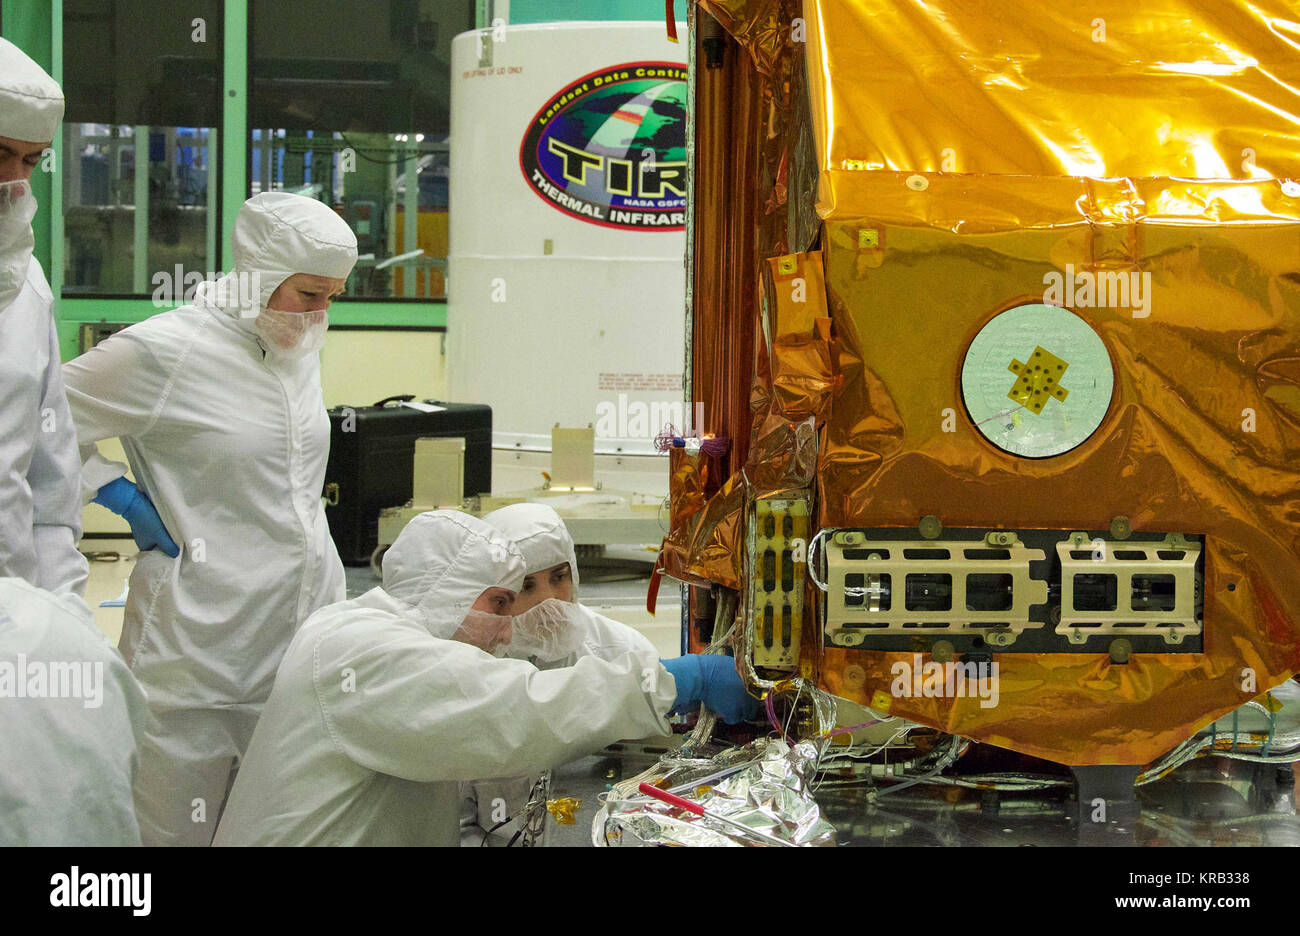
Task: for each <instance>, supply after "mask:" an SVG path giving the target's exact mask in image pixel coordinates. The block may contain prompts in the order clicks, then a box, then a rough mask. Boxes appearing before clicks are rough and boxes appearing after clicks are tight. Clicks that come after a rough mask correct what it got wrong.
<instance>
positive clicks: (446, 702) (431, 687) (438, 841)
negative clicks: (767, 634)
mask: <svg viewBox="0 0 1300 936" xmlns="http://www.w3.org/2000/svg"><path fill="white" fill-rule="evenodd" d="M383 572H384V584H383V587H382V588H375V589H372V590H370V591H368V592H366V594H364V595H362V596H361V597H359V598H354V599H352V600H350V601H344V602H341V603H339V604H337V605H334V606H333V607H330V608H325V609H323V610H321V611H318V612H317V613H316V614H314V615H312V617H311V618H310V619H309V620H308V621H307V622H306V623H305V624H303V626H302V628H301V629H300V630H299V631H298V633H297V634H296V635H295V636H294V639H293V643H292V644H291V645H290V646H289V650H288V652H287V653H286V654H285V658H284V663H283V664H282V665H281V666H280V672H279V674H278V675H277V677H276V682H275V689H274V690H273V691H272V693H271V699H270V701H269V702H268V703H267V705H266V711H265V712H264V713H263V715H262V720H261V721H260V722H259V723H258V726H257V730H256V732H254V735H253V741H252V744H251V745H250V746H249V749H248V756H247V758H246V759H245V762H244V766H243V768H242V769H241V770H240V772H239V776H238V778H237V779H236V781H235V786H234V789H233V790H232V791H231V795H230V801H229V803H228V804H227V806H226V812H225V815H224V816H223V818H222V820H221V828H220V829H219V830H218V831H217V837H216V841H215V843H214V844H217V845H415V844H426V845H452V846H455V845H459V843H460V833H459V822H458V818H459V815H458V814H459V803H458V784H457V781H460V780H470V779H473V778H475V777H493V776H498V777H500V776H517V775H519V774H522V773H539V772H541V771H542V770H544V769H546V768H548V767H551V766H553V765H555V764H559V763H563V762H565V761H567V760H570V759H572V758H574V757H577V756H581V755H583V754H586V753H589V752H591V751H594V750H598V749H600V748H601V747H602V746H604V745H605V744H608V743H610V742H611V741H616V740H618V739H619V738H625V737H643V736H645V735H650V734H656V735H662V734H667V732H668V730H669V729H668V723H667V722H666V721H665V720H664V716H665V714H667V712H668V711H669V709H670V708H672V707H673V706H674V705H675V704H676V705H686V704H690V703H691V702H692V701H699V699H700V696H698V695H697V696H695V697H694V698H693V699H691V698H684V697H683V696H682V695H681V694H680V693H679V690H678V687H677V686H675V685H674V680H673V678H672V677H671V676H670V674H669V673H668V672H667V671H666V670H664V669H663V668H662V666H660V664H659V662H658V660H657V658H656V654H655V653H654V652H653V650H651V651H649V652H635V651H629V652H627V653H624V654H622V655H621V656H619V657H618V658H617V659H615V660H612V661H606V660H600V659H598V658H596V657H591V656H588V657H583V658H581V659H579V660H578V661H577V663H575V664H574V665H573V666H570V667H565V668H562V669H556V670H548V671H539V670H538V669H537V668H536V667H535V666H533V665H532V664H531V663H528V662H527V661H524V660H511V659H502V658H499V657H497V656H494V655H493V652H494V651H499V650H500V649H501V648H500V644H501V643H503V642H507V641H511V640H512V639H517V638H518V637H519V636H520V635H519V632H518V627H519V625H518V624H517V623H516V622H519V621H521V620H523V619H524V617H525V616H520V617H519V618H511V617H508V616H505V614H506V612H507V611H508V610H509V607H508V606H509V601H508V600H507V601H498V604H497V606H496V607H495V608H491V609H488V608H485V606H484V604H483V602H484V600H485V599H487V600H492V599H494V598H499V596H500V593H501V591H502V590H508V591H507V592H506V594H507V595H509V593H510V592H514V591H517V590H518V589H519V588H520V586H521V585H522V584H523V580H524V562H523V559H522V558H521V557H520V554H519V551H518V550H517V549H516V548H515V547H514V546H513V545H512V544H511V543H510V542H509V541H508V540H507V539H506V538H505V537H504V536H502V535H501V534H500V533H499V532H497V531H496V530H494V529H493V528H492V527H490V526H488V525H487V524H486V523H484V522H483V521H481V520H478V519H476V518H474V517H471V516H469V515H467V514H462V513H459V512H457V511H451V510H439V511H432V512H429V513H424V514H420V515H419V516H417V517H415V518H414V519H413V520H412V521H411V522H410V523H409V524H407V526H406V528H405V529H404V530H403V531H402V533H401V535H399V536H398V538H397V540H396V542H394V543H393V545H392V546H391V547H390V548H389V550H388V552H387V553H386V554H385V555H384V562H383ZM485 612H489V613H485ZM696 688H697V689H699V688H701V687H698V686H697V687H696ZM736 692H739V693H740V694H741V695H743V694H744V689H743V687H742V686H741V685H740V680H739V677H736V676H735V673H734V670H733V671H732V682H725V681H721V680H716V681H714V684H713V686H712V688H711V689H710V688H709V687H703V700H704V701H705V702H706V703H708V704H710V705H713V704H715V703H718V704H720V705H723V706H724V707H725V702H722V701H721V700H722V699H723V697H730V696H732V695H734V694H735V693H736Z"/></svg>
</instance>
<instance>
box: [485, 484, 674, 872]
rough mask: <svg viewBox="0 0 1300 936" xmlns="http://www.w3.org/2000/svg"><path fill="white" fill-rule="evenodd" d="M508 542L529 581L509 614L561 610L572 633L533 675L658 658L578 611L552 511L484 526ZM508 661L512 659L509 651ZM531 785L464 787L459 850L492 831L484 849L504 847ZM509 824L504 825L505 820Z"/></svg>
mask: <svg viewBox="0 0 1300 936" xmlns="http://www.w3.org/2000/svg"><path fill="white" fill-rule="evenodd" d="M483 520H484V522H486V523H488V524H491V525H492V526H493V527H495V528H496V529H498V530H500V531H501V532H502V533H504V534H505V535H506V538H507V539H509V540H510V541H511V542H512V543H514V544H515V546H516V547H517V548H518V549H519V551H520V552H521V553H522V554H523V557H524V565H525V566H526V567H527V570H528V577H527V578H526V579H524V585H523V588H521V589H520V591H519V596H518V597H517V598H516V599H515V603H514V606H513V607H512V608H511V613H512V614H522V613H523V612H525V611H527V610H529V609H530V608H534V607H537V606H538V605H540V604H542V603H543V602H550V603H552V604H554V603H557V602H562V603H563V605H562V607H563V609H564V625H565V626H567V627H568V628H571V633H570V634H569V635H566V636H565V638H564V640H562V641H559V642H557V644H556V652H557V653H559V652H562V651H565V650H568V651H570V652H568V653H565V655H564V656H562V657H560V658H559V659H555V660H541V659H537V658H535V657H534V658H532V660H531V661H532V662H533V663H534V664H535V665H536V666H537V667H538V669H555V668H556V667H560V666H572V665H573V664H574V663H575V662H577V660H578V658H579V657H580V656H594V657H598V658H600V659H602V660H612V659H615V658H617V657H619V656H621V655H622V654H624V653H627V652H628V651H636V652H638V653H643V654H645V653H650V654H656V653H657V650H656V649H655V646H654V644H653V643H651V642H650V640H649V638H647V637H645V636H644V635H643V634H641V633H639V632H638V631H636V630H634V629H633V628H631V627H628V626H627V625H626V624H622V623H620V622H619V621H615V620H612V619H610V618H607V617H605V616H604V615H602V614H597V613H596V612H595V611H592V610H591V609H590V608H588V607H585V606H584V605H581V604H578V603H577V601H578V557H577V552H576V550H575V549H574V545H573V537H572V536H570V535H569V531H568V529H567V528H566V527H565V525H564V521H563V520H562V519H561V518H560V515H559V514H557V513H556V512H555V510H554V509H553V508H551V507H549V506H547V505H545V504H511V505H510V506H508V507H502V508H500V509H499V510H494V511H492V512H491V513H489V514H487V515H486V516H484V518H483ZM506 654H507V655H508V656H512V657H514V656H517V655H518V654H517V652H516V651H515V650H513V649H512V648H511V647H509V646H507V648H506ZM534 782H535V778H531V777H519V778H515V779H513V780H506V779H500V780H480V781H477V782H475V783H467V784H464V785H463V786H462V789H461V793H462V801H461V832H462V837H461V844H462V845H468V846H476V845H482V844H484V842H483V840H484V837H485V835H486V833H487V832H488V830H495V831H493V832H492V834H491V835H490V836H489V837H488V841H487V844H505V843H506V842H508V841H510V839H511V838H512V837H513V836H514V833H515V832H516V831H517V829H518V825H519V823H520V822H521V820H522V818H523V815H522V811H523V807H524V806H525V805H526V804H527V802H528V798H529V794H530V792H531V791H532V788H533V784H534ZM503 815H505V816H508V817H513V818H511V820H510V821H509V822H505V823H504V824H502V823H503V820H502V818H501V817H502V816H503Z"/></svg>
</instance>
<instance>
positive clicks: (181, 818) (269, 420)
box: [64, 192, 357, 845]
mask: <svg viewBox="0 0 1300 936" xmlns="http://www.w3.org/2000/svg"><path fill="white" fill-rule="evenodd" d="M232 242H233V247H234V261H235V262H234V270H233V272H232V273H230V274H227V275H226V276H225V277H223V278H221V279H219V280H217V281H216V282H215V283H205V284H203V285H202V286H201V287H200V289H199V292H198V293H197V294H196V296H195V301H194V303H193V304H192V305H186V306H182V307H181V308H179V309H174V310H172V311H169V312H164V313H161V314H159V315H155V316H153V317H152V318H149V319H147V320H145V321H143V322H140V323H139V324H136V325H132V326H131V327H129V328H126V329H124V330H122V331H121V332H118V333H117V334H115V335H113V336H112V337H110V338H108V339H107V340H106V341H104V342H101V343H100V344H99V345H98V346H97V347H95V348H93V349H92V350H90V351H88V352H87V353H86V354H83V355H82V356H81V357H79V358H77V359H76V360H74V361H71V362H69V363H68V364H66V365H65V366H64V380H65V381H66V383H67V387H68V400H69V402H70V404H71V406H72V416H73V420H74V422H75V423H76V426H77V434H78V437H79V439H80V441H81V443H82V446H83V449H82V454H83V457H84V458H85V459H86V464H85V467H84V469H83V472H82V480H83V484H84V486H85V496H87V497H90V496H92V495H93V496H94V497H95V499H96V500H97V501H98V502H100V503H103V504H105V505H106V506H108V507H110V509H115V510H119V512H122V513H123V514H124V515H125V516H126V517H127V520H128V521H129V522H130V523H131V526H132V531H133V533H135V535H136V538H137V542H140V544H141V547H142V549H144V548H145V547H146V546H147V545H148V544H150V543H156V545H157V547H158V548H156V549H145V551H144V552H142V553H141V554H140V557H139V560H138V561H137V563H136V567H135V570H134V571H133V572H132V574H131V581H130V589H129V592H128V597H127V604H126V611H125V618H124V624H123V630H122V641H121V644H120V646H121V649H122V652H123V654H124V655H125V656H126V659H127V662H128V663H129V664H130V666H131V671H132V672H133V673H134V674H135V675H136V677H137V678H138V679H139V680H140V682H141V683H142V684H143V685H144V687H145V690H146V691H147V692H148V694H149V707H150V710H151V711H152V712H153V714H154V716H155V717H156V718H157V724H156V727H154V728H153V729H152V730H151V731H150V734H149V737H148V738H147V739H146V741H145V743H144V745H143V746H142V749H141V754H140V773H139V776H138V777H137V779H136V785H135V796H136V807H137V809H138V811H139V815H140V832H141V837H142V838H143V840H144V843H145V844H146V845H151V844H196V845H199V844H202V845H206V844H209V843H210V842H211V839H212V834H213V832H214V831H215V829H216V825H217V820H218V818H219V815H220V810H221V806H222V803H223V802H224V800H225V796H226V793H227V791H228V789H229V784H230V782H231V778H232V773H233V771H234V770H236V769H237V768H238V761H239V758H240V757H241V755H242V754H243V752H244V750H245V748H246V747H247V744H248V740H249V738H250V737H251V736H252V733H253V726H254V725H255V724H256V722H257V717H258V714H259V713H260V712H261V709H262V705H263V703H265V701H266V699H267V697H268V696H269V695H270V692H271V684H272V682H273V681H274V679H275V670H276V667H277V666H279V663H280V658H281V657H282V656H283V655H284V650H285V647H287V646H288V644H289V639H290V638H291V637H292V636H293V632H294V630H296V629H297V627H298V625H299V624H301V623H302V622H303V621H305V620H306V619H307V617H308V616H309V615H310V614H311V613H312V612H313V611H315V610H316V609H317V608H321V607H324V606H325V605H327V604H331V603H333V602H335V601H339V600H341V599H342V598H343V597H344V594H345V592H344V579H343V565H342V563H341V562H340V561H339V557H338V552H337V551H336V550H335V548H334V541H333V540H332V539H330V535H329V528H328V526H327V524H326V520H325V511H324V508H323V505H322V502H321V487H322V485H323V483H324V477H325V463H326V460H327V458H328V456H329V433H330V427H329V417H328V415H327V414H326V412H325V405H324V402H323V399H322V396H321V386H320V360H319V358H318V356H317V354H316V351H318V350H319V348H320V346H321V344H322V342H323V340H324V334H325V328H326V326H327V324H328V322H327V316H326V311H325V310H326V309H327V308H328V306H329V303H330V299H331V298H332V297H333V296H334V295H335V294H337V293H339V292H341V291H342V289H343V286H344V283H345V280H346V278H347V275H348V273H349V272H350V271H351V270H352V265H353V264H354V263H355V262H356V257H357V248H356V243H357V242H356V238H355V237H354V236H353V234H352V231H351V230H350V229H349V228H348V226H347V225H346V224H345V223H344V222H343V220H342V219H341V218H339V216H338V215H337V214H335V213H334V212H333V211H332V210H331V209H330V208H329V207H328V206H326V205H323V204H321V203H320V202H317V201H314V200H312V199H310V198H304V197H301V196H298V195H290V194H287V193H282V192H268V193H264V194H261V195H257V196H254V197H253V198H250V199H249V200H248V201H246V202H244V204H243V206H242V207H241V208H240V210H239V215H238V217H237V218H236V220H235V230H234V235H233V238H232ZM113 436H117V437H119V438H121V440H122V444H123V446H124V447H125V449H126V453H127V458H128V460H129V461H130V463H131V471H132V472H133V474H134V475H135V479H136V482H137V484H138V485H139V488H138V489H137V488H136V487H135V485H132V484H131V483H130V482H129V481H126V480H125V479H124V478H123V477H122V475H123V473H124V472H125V470H126V466H125V465H121V464H116V463H113V462H109V461H107V460H106V459H103V458H102V457H100V456H99V455H98V454H96V453H95V449H94V446H93V445H92V443H94V442H96V441H98V440H100V439H106V438H111V437H113ZM151 505H156V507H157V511H156V513H155V512H154V509H153V506H151ZM158 518H160V521H161V522H160V523H158V522H151V521H152V520H157V519H158ZM142 540H143V542H141V541H142ZM173 556H174V557H175V558H173Z"/></svg>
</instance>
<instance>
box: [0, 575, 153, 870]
mask: <svg viewBox="0 0 1300 936" xmlns="http://www.w3.org/2000/svg"><path fill="white" fill-rule="evenodd" d="M148 720H149V710H148V708H147V707H146V704H145V698H144V693H143V692H141V691H140V687H139V685H137V684H136V681H135V679H134V678H133V677H132V676H131V673H130V672H129V671H128V670H127V668H126V664H125V663H124V662H122V657H121V656H120V655H119V654H118V652H117V651H116V650H115V649H114V648H113V645H112V644H111V643H109V641H108V639H107V638H105V637H104V635H103V634H102V633H101V632H100V631H99V629H98V628H96V627H95V622H94V620H93V619H92V618H91V614H90V610H89V609H88V608H87V607H86V605H85V603H84V602H82V601H81V599H80V598H79V597H77V596H75V595H71V594H62V595H55V594H52V593H51V592H48V591H45V590H44V589H40V588H36V587H35V586H33V585H30V584H28V583H27V582H25V581H23V580H22V579H16V578H0V739H2V740H0V846H11V845H62V846H68V845H139V844H140V830H139V827H138V826H137V824H136V818H135V808H134V807H133V805H132V802H131V778H132V776H133V774H134V773H135V770H136V760H137V756H136V744H137V741H138V739H139V738H140V737H142V736H143V735H144V729H145V724H146V723H147V722H148Z"/></svg>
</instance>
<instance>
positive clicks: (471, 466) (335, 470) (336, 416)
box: [325, 395, 492, 565]
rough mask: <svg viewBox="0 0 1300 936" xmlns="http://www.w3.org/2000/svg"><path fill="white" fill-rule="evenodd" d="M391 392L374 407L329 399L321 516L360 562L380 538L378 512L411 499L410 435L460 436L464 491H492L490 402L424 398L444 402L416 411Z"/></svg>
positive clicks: (343, 549) (349, 556)
mask: <svg viewBox="0 0 1300 936" xmlns="http://www.w3.org/2000/svg"><path fill="white" fill-rule="evenodd" d="M412 399H414V397H413V396H411V395H407V396H395V397H389V398H387V399H385V400H380V401H379V402H378V403H376V404H375V405H374V406H336V407H335V408H334V409H331V410H330V411H329V416H330V458H329V464H328V465H327V466H326V468H325V498H326V504H327V506H326V508H325V516H326V517H328V518H329V524H330V535H331V536H333V537H334V545H335V546H337V547H338V551H339V556H340V557H341V558H342V559H343V562H344V563H345V564H347V565H365V564H367V563H369V562H370V555H371V553H373V552H374V551H375V547H376V546H377V545H378V542H379V513H380V511H381V510H383V509H384V508H386V507H400V506H402V505H403V504H405V503H407V502H408V501H409V500H410V499H411V494H412V474H413V468H414V465H415V440H416V439H425V438H438V437H461V438H464V440H465V496H466V497H474V496H476V495H478V494H487V493H488V492H490V491H491V490H492V407H490V406H486V405H483V404H478V403H442V402H439V401H438V400H427V401H425V402H427V403H429V404H432V405H435V406H442V407H445V409H443V410H440V411H438V412H436V413H422V412H420V411H419V410H417V409H412V408H411V407H409V406H401V405H400V403H402V402H405V401H409V400H412Z"/></svg>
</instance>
